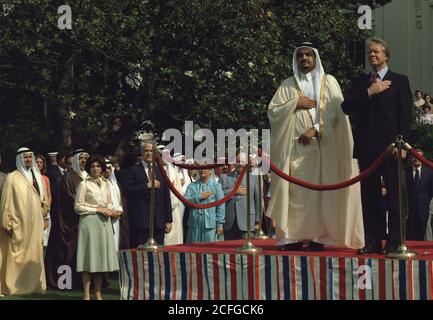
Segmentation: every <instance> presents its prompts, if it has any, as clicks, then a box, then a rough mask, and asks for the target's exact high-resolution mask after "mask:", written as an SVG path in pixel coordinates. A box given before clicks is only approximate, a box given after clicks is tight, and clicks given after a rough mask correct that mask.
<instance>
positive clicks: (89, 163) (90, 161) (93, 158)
mask: <svg viewBox="0 0 433 320" xmlns="http://www.w3.org/2000/svg"><path fill="white" fill-rule="evenodd" d="M95 162H97V163H99V164H100V165H101V169H102V173H103V172H105V171H106V170H107V165H106V164H105V159H104V158H103V157H102V156H101V155H99V154H92V155H91V156H90V157H89V158H88V159H87V161H86V167H85V170H86V171H87V173H88V174H90V167H91V166H92V164H93V163H95Z"/></svg>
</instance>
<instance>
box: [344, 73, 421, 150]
mask: <svg viewBox="0 0 433 320" xmlns="http://www.w3.org/2000/svg"><path fill="white" fill-rule="evenodd" d="M370 76H371V73H369V74H366V75H363V76H361V77H360V78H359V79H357V80H356V81H355V83H354V85H353V87H352V89H351V90H350V91H349V92H348V93H347V94H346V97H345V100H344V101H343V103H342V105H341V107H342V109H343V111H344V113H346V114H349V115H353V119H352V120H353V138H354V143H355V145H354V157H355V158H359V156H360V155H361V156H362V155H363V154H366V153H367V154H369V155H370V156H372V157H377V156H379V155H380V154H381V153H382V152H383V151H384V150H385V149H386V148H387V147H388V146H389V144H390V143H392V142H394V141H395V138H396V136H397V135H399V134H401V135H403V138H404V140H405V141H406V142H409V140H410V127H411V106H412V94H411V91H410V87H409V80H408V78H407V77H406V76H405V75H401V74H398V73H395V72H392V71H391V70H388V72H387V73H386V74H385V77H384V79H383V80H390V81H391V82H392V83H391V87H390V88H389V89H387V90H385V91H383V92H382V93H379V94H378V95H375V96H373V97H371V98H370V97H369V96H368V93H367V89H368V88H369V87H370Z"/></svg>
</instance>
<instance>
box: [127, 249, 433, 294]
mask: <svg viewBox="0 0 433 320" xmlns="http://www.w3.org/2000/svg"><path fill="white" fill-rule="evenodd" d="M119 258H120V289H121V299H123V300H203V299H204V300H280V299H281V300H427V299H431V298H432V297H433V266H432V261H430V260H408V261H403V260H390V259H376V258H373V259H370V258H352V257H347V258H345V257H338V258H336V257H317V256H316V257H313V256H286V255H256V256H252V255H241V254H221V253H218V254H217V253H215V254H207V253H179V252H143V251H135V250H125V251H121V252H119Z"/></svg>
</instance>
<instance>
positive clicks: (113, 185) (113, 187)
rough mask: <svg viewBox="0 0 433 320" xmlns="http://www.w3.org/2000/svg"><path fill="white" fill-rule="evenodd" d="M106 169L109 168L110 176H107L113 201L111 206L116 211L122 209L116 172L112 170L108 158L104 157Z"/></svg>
mask: <svg viewBox="0 0 433 320" xmlns="http://www.w3.org/2000/svg"><path fill="white" fill-rule="evenodd" d="M105 164H106V166H107V169H110V176H109V177H108V179H107V180H108V185H109V186H110V193H111V201H113V207H114V210H116V211H123V209H122V198H121V195H120V189H119V185H118V184H117V178H116V174H115V173H114V170H113V165H112V164H111V162H110V160H108V159H105Z"/></svg>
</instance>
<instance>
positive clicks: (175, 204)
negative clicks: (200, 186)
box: [158, 145, 183, 246]
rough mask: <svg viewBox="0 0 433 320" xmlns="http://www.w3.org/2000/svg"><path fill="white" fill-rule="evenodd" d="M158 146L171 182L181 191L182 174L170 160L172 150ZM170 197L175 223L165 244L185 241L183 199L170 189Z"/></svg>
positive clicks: (166, 237) (167, 235)
mask: <svg viewBox="0 0 433 320" xmlns="http://www.w3.org/2000/svg"><path fill="white" fill-rule="evenodd" d="M158 148H163V149H162V159H163V161H164V167H165V170H166V172H167V175H168V177H169V178H170V181H171V183H172V184H173V185H174V186H175V187H176V189H177V190H178V191H179V192H181V190H182V175H181V174H180V172H179V171H178V170H177V169H176V167H175V166H174V165H173V164H171V163H170V162H169V160H168V159H169V158H170V150H169V149H167V148H165V146H162V145H160V146H158ZM170 199H171V209H172V216H173V224H172V229H171V232H170V233H166V234H165V236H164V245H165V246H171V245H177V244H182V243H183V226H182V219H183V213H182V215H181V212H180V203H181V201H180V200H179V199H178V198H177V197H176V196H175V195H174V193H173V192H171V191H170Z"/></svg>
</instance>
